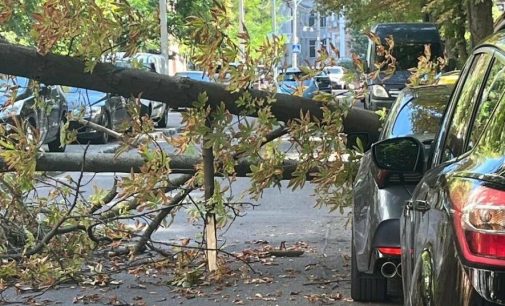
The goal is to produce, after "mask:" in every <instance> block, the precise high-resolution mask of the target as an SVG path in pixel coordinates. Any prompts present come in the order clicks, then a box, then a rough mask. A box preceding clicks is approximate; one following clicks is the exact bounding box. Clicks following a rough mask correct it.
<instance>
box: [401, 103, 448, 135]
mask: <svg viewBox="0 0 505 306" xmlns="http://www.w3.org/2000/svg"><path fill="white" fill-rule="evenodd" d="M447 99H448V97H445V96H444V97H440V98H438V99H422V98H421V99H418V98H412V99H411V100H410V101H409V102H407V103H406V104H405V105H404V106H403V107H402V109H401V110H400V112H399V113H398V116H397V117H396V121H395V123H394V125H393V128H392V131H391V137H400V136H407V135H415V136H418V137H421V138H422V135H427V136H428V135H430V136H431V137H432V138H433V137H434V135H435V134H436V133H437V132H438V130H439V128H440V124H441V122H442V116H443V114H444V112H445V107H446V105H447Z"/></svg>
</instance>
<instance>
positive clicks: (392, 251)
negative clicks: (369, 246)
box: [377, 247, 402, 256]
mask: <svg viewBox="0 0 505 306" xmlns="http://www.w3.org/2000/svg"><path fill="white" fill-rule="evenodd" d="M377 250H379V252H381V254H383V255H389V256H400V255H401V254H402V252H401V249H400V248H394V247H378V248H377Z"/></svg>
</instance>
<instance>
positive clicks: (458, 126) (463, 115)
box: [401, 48, 493, 304]
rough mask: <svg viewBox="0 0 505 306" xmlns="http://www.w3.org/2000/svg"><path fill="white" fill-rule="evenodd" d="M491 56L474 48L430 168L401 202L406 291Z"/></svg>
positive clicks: (490, 52)
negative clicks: (406, 199) (410, 194)
mask: <svg viewBox="0 0 505 306" xmlns="http://www.w3.org/2000/svg"><path fill="white" fill-rule="evenodd" d="M492 58H493V50H492V49H490V48H483V49H479V50H478V51H476V52H475V53H474V55H473V59H472V62H471V64H470V65H469V66H467V67H466V68H465V70H464V72H463V74H462V76H461V79H460V82H459V83H458V85H457V87H456V89H455V91H454V93H453V95H452V97H451V102H450V105H449V108H448V110H447V112H446V114H445V118H444V122H443V124H442V127H441V130H440V132H439V136H438V138H437V141H436V142H435V144H434V145H435V153H434V157H433V165H434V167H433V169H431V170H430V171H428V172H427V173H426V174H425V176H424V177H423V179H422V180H421V182H420V183H419V184H418V186H417V187H416V189H415V191H414V194H413V196H412V199H411V200H410V201H409V202H408V203H407V204H406V205H405V208H404V212H403V216H402V219H401V240H402V264H403V266H402V270H403V273H404V275H406V276H407V277H404V278H403V285H404V292H405V293H406V294H409V292H410V291H411V289H412V288H411V287H412V286H413V285H415V284H416V281H415V279H412V277H410V276H412V275H413V274H414V273H415V270H416V265H417V266H418V267H417V269H419V265H420V260H419V259H420V257H421V254H422V252H423V251H424V247H425V246H426V245H427V240H429V239H430V237H428V234H429V233H428V230H429V228H428V223H429V217H430V214H429V213H427V212H428V211H429V210H430V209H431V208H434V209H439V210H441V209H444V208H443V207H433V205H437V204H438V203H431V202H430V201H431V199H433V198H434V197H435V196H434V195H435V194H438V192H439V191H438V190H437V188H438V187H439V186H441V184H442V183H443V182H442V179H443V177H444V174H445V173H446V172H447V171H448V170H449V169H450V167H451V165H452V164H453V163H454V162H455V161H456V160H457V159H458V157H459V156H461V154H463V153H464V152H465V141H466V140H467V137H466V135H467V132H468V127H469V125H470V122H471V120H472V117H473V110H474V109H475V107H476V105H477V104H478V101H479V97H480V95H481V92H482V84H483V83H484V80H485V77H486V75H487V72H488V68H489V66H490V63H491V62H492ZM414 277H415V276H414ZM411 303H414V304H415V302H411Z"/></svg>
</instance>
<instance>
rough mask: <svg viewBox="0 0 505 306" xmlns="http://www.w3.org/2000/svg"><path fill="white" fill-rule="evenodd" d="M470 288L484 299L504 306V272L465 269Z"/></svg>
mask: <svg viewBox="0 0 505 306" xmlns="http://www.w3.org/2000/svg"><path fill="white" fill-rule="evenodd" d="M466 270H467V273H468V276H469V279H470V281H471V282H472V286H473V288H474V289H475V291H477V293H478V294H479V295H480V296H482V297H483V298H484V299H486V300H488V301H490V302H493V303H496V304H501V305H505V270H504V271H490V270H483V269H477V268H466Z"/></svg>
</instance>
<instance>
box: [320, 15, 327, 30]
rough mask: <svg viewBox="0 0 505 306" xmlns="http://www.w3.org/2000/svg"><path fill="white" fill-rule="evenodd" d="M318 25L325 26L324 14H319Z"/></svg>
mask: <svg viewBox="0 0 505 306" xmlns="http://www.w3.org/2000/svg"><path fill="white" fill-rule="evenodd" d="M319 26H320V27H321V28H326V16H321V17H320V18H319Z"/></svg>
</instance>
